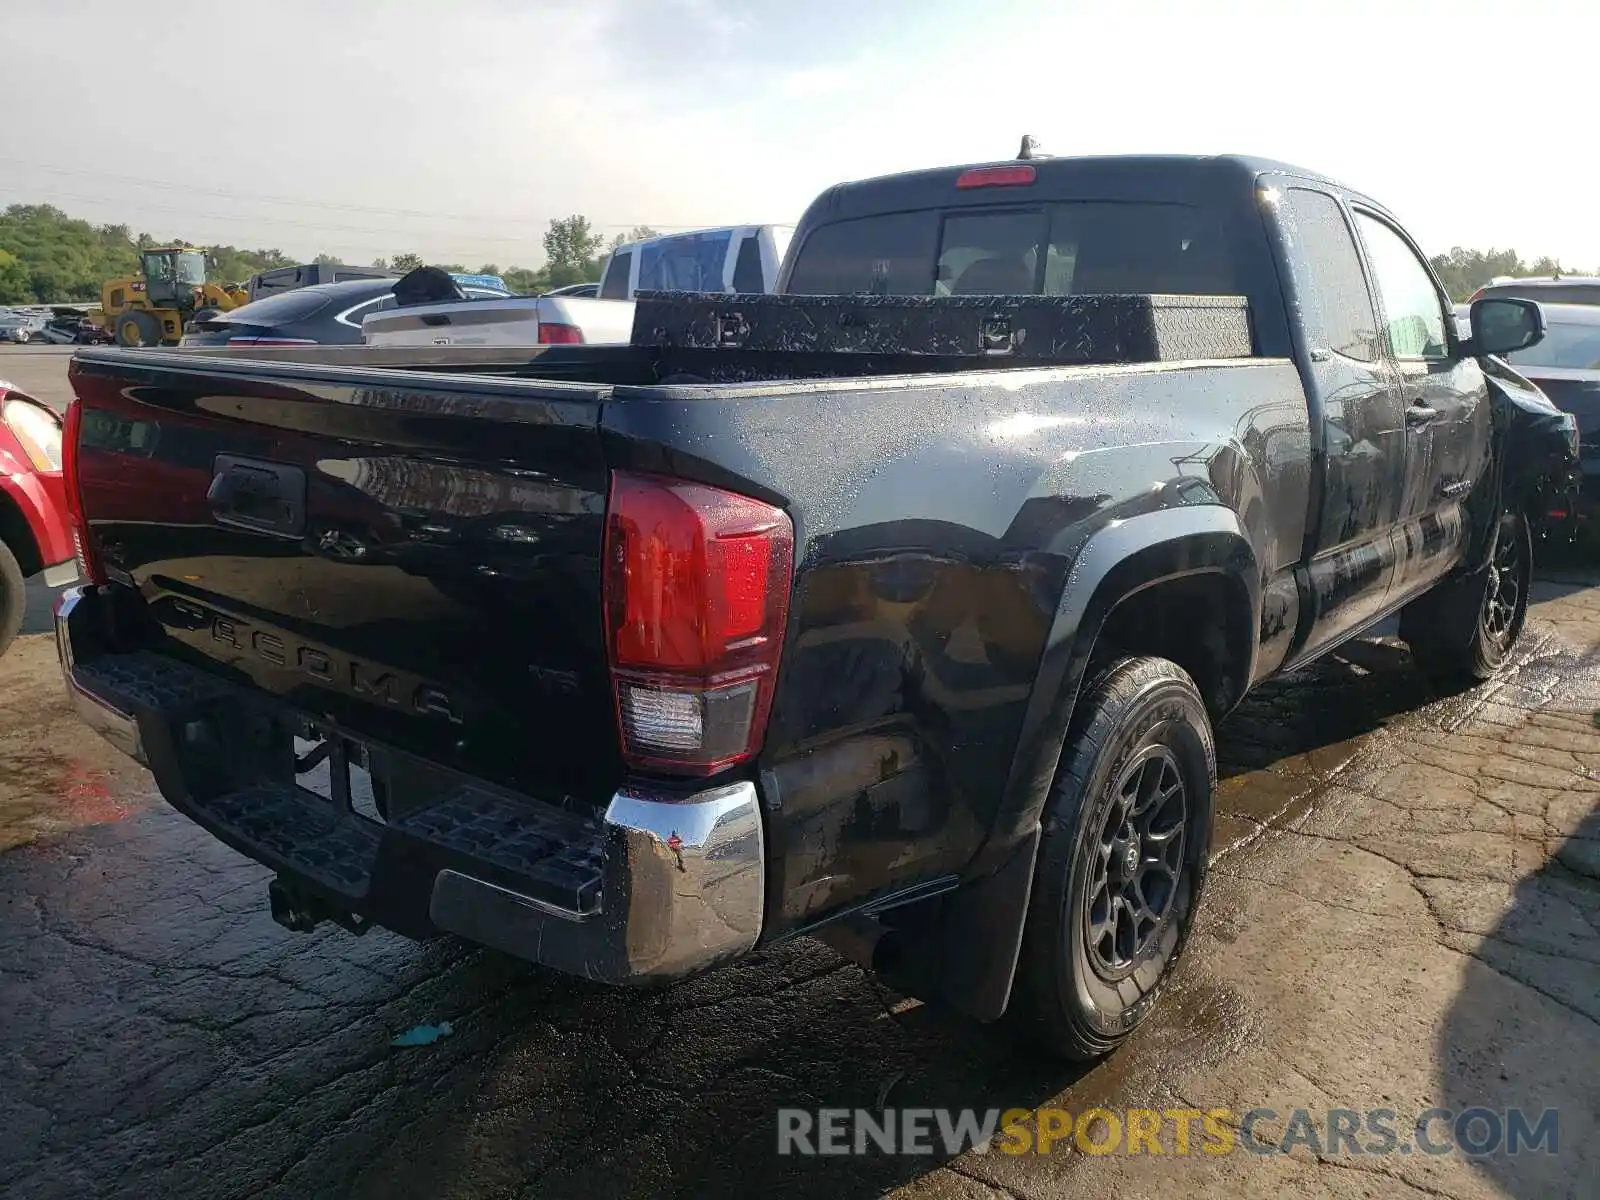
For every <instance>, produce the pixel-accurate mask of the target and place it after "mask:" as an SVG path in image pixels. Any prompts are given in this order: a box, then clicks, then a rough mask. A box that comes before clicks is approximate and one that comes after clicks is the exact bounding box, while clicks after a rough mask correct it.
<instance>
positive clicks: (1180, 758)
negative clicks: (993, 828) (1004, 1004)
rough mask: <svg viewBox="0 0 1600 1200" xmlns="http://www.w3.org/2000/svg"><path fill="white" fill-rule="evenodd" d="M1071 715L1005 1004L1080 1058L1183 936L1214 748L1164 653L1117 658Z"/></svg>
mask: <svg viewBox="0 0 1600 1200" xmlns="http://www.w3.org/2000/svg"><path fill="white" fill-rule="evenodd" d="M1079 712H1080V716H1079V717H1078V718H1077V719H1075V720H1074V722H1073V731H1072V733H1071V734H1070V735H1069V737H1068V742H1067V746H1066V749H1065V750H1064V751H1063V753H1062V757H1061V765H1060V767H1059V768H1058V769H1057V773H1056V780H1055V783H1054V785H1053V787H1052V791H1051V796H1050V802H1049V809H1048V812H1047V816H1046V819H1045V828H1044V835H1043V839H1042V841H1041V843H1040V847H1039V864H1038V867H1037V868H1036V874H1035V877H1034V886H1033V895H1032V897H1031V898H1030V900H1029V907H1028V923H1027V929H1026V931H1025V933H1024V936H1023V946H1022V960H1021V962H1020V964H1019V967H1020V977H1019V980H1018V989H1017V992H1016V995H1015V999H1014V1004H1015V1007H1016V1010H1017V1012H1016V1016H1017V1018H1018V1019H1019V1020H1020V1022H1021V1024H1022V1027H1023V1032H1024V1034H1025V1036H1027V1037H1028V1038H1029V1039H1030V1040H1031V1041H1034V1042H1036V1043H1038V1044H1039V1045H1040V1046H1041V1048H1043V1049H1046V1050H1048V1051H1050V1052H1051V1053H1054V1054H1057V1055H1060V1056H1061V1057H1064V1058H1069V1059H1079V1060H1082V1059H1089V1058H1097V1057H1099V1056H1100V1055H1103V1054H1107V1053H1109V1052H1110V1051H1111V1050H1113V1049H1115V1048H1116V1047H1117V1045H1118V1044H1120V1043H1121V1042H1122V1041H1123V1039H1125V1038H1126V1037H1127V1036H1128V1035H1129V1034H1130V1033H1132V1032H1133V1030H1134V1028H1135V1027H1137V1026H1138V1025H1139V1023H1140V1022H1141V1021H1143V1020H1144V1019H1145V1017H1146V1016H1148V1015H1149V1013H1150V1010H1151V1008H1152V1007H1153V1006H1154V1004H1155V1002H1156V999H1157V997H1158V996H1159V995H1160V993H1161V990H1162V989H1163V987H1165V985H1166V982H1167V979H1168V978H1169V977H1170V975H1171V973H1172V969H1173V967H1174V966H1176V965H1177V962H1178V958H1179V956H1180V955H1181V954H1182V952H1183V948H1184V945H1185V944H1186V943H1187V941H1188V937H1189V930H1190V926H1191V924H1192V923H1193V920H1194V914H1195V909H1196V906H1197V905H1198V902H1199V899H1200V892H1201V887H1202V885H1203V883H1204V881H1205V872H1206V861H1207V857H1208V855H1209V853H1210V845H1211V808H1212V793H1213V792H1214V790H1215V788H1216V751H1215V748H1214V743H1213V741H1212V735H1211V722H1210V719H1209V718H1208V717H1207V715H1206V709H1205V704H1204V703H1203V702H1202V700H1201V699H1200V693H1199V691H1198V690H1197V689H1196V688H1195V685H1194V681H1193V680H1192V679H1190V678H1189V676H1188V674H1187V673H1186V672H1184V670H1183V669H1182V668H1181V667H1179V666H1178V665H1177V664H1176V663H1172V662H1169V661H1168V660H1166V659H1163V658H1129V659H1123V660H1122V661H1120V662H1118V663H1116V664H1115V665H1113V666H1112V667H1111V668H1110V669H1109V670H1108V671H1107V672H1106V673H1105V674H1104V675H1102V676H1101V677H1100V678H1099V680H1098V681H1097V682H1096V683H1095V684H1094V685H1093V686H1092V688H1091V689H1090V691H1089V693H1088V695H1087V696H1086V698H1085V699H1084V701H1083V702H1082V704H1081V706H1080V709H1079Z"/></svg>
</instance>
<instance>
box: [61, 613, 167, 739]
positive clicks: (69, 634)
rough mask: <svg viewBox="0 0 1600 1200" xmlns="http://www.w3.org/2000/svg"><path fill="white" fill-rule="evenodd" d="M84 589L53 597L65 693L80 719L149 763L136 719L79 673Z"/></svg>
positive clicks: (83, 635)
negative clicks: (93, 689) (86, 683)
mask: <svg viewBox="0 0 1600 1200" xmlns="http://www.w3.org/2000/svg"><path fill="white" fill-rule="evenodd" d="M87 590H88V589H86V588H81V587H74V588H68V589H67V590H66V591H64V592H62V593H61V595H59V596H57V597H56V609H55V612H56V656H57V657H58V658H59V659H60V660H61V674H62V677H63V678H65V680H66V682H67V696H68V698H69V699H70V700H71V701H72V707H73V710H74V711H75V712H76V713H77V714H78V719H79V720H81V721H82V722H83V723H84V724H85V725H87V726H88V727H89V728H90V729H92V730H94V731H95V732H96V733H98V734H99V735H100V736H101V737H103V738H105V739H106V741H108V742H110V743H111V744H112V745H113V746H115V747H116V748H117V749H118V750H121V751H122V752H123V753H124V754H126V755H128V757H130V758H132V759H133V760H134V761H135V762H138V763H140V764H142V765H144V766H149V765H150V764H149V762H148V761H147V760H146V759H145V754H144V742H143V740H142V739H141V738H140V736H139V722H138V721H136V720H134V718H133V716H132V714H131V713H125V712H123V711H122V710H121V709H119V708H117V707H115V706H114V705H113V704H112V703H111V702H110V701H108V700H105V699H102V698H101V697H99V696H97V695H95V693H93V692H91V691H90V690H89V689H88V688H86V687H85V686H84V684H83V682H82V680H81V679H80V678H79V676H78V661H79V658H80V657H81V656H82V654H83V650H82V648H81V647H80V645H79V644H78V641H76V640H75V639H79V640H87V639H86V637H85V632H86V631H83V630H81V629H80V628H79V626H80V621H79V619H78V614H79V613H80V612H81V611H82V609H83V604H84V595H85V593H86V592H87ZM75 631H76V632H75Z"/></svg>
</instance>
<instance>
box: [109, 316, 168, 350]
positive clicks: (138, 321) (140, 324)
mask: <svg viewBox="0 0 1600 1200" xmlns="http://www.w3.org/2000/svg"><path fill="white" fill-rule="evenodd" d="M116 329H117V345H119V346H154V345H156V344H157V343H159V342H160V341H161V325H160V323H159V322H157V321H156V319H155V318H154V317H152V316H151V315H150V314H149V313H147V312H139V311H138V310H135V311H133V312H126V313H123V314H122V315H121V316H120V317H118V318H117V325H116Z"/></svg>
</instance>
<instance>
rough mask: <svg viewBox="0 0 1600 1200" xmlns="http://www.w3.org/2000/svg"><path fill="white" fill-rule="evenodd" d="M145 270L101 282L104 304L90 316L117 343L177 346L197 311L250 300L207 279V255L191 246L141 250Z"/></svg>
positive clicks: (223, 309) (238, 289)
mask: <svg viewBox="0 0 1600 1200" xmlns="http://www.w3.org/2000/svg"><path fill="white" fill-rule="evenodd" d="M139 263H140V267H141V269H142V274H141V275H139V276H138V277H132V276H128V277H125V278H122V279H108V280H106V282H105V283H103V284H101V285H100V308H99V310H98V311H97V312H91V313H90V314H89V319H90V320H91V321H93V322H94V323H95V324H96V325H98V326H100V327H101V328H102V329H104V330H106V331H107V332H108V333H110V334H111V336H112V338H113V339H114V340H115V341H116V343H117V344H118V345H119V346H176V345H177V344H178V339H179V338H181V337H182V336H183V329H184V326H185V325H186V324H188V322H190V321H192V320H193V319H194V317H195V314H196V313H199V312H203V311H206V310H209V311H213V312H226V311H227V310H228V309H230V308H238V307H239V306H240V305H241V304H244V303H246V302H247V301H248V300H249V298H250V297H249V295H248V294H247V293H246V292H245V290H244V289H243V288H241V287H237V286H235V287H221V286H219V285H217V284H215V283H207V282H206V256H205V254H204V253H203V252H202V251H200V250H196V249H195V248H194V247H192V246H154V247H152V248H151V249H149V250H141V251H140V252H139Z"/></svg>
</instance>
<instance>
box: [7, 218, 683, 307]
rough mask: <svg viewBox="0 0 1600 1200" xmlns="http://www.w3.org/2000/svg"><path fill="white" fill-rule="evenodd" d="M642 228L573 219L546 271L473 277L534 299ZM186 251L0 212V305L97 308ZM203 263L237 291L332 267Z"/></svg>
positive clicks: (270, 256)
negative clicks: (115, 289)
mask: <svg viewBox="0 0 1600 1200" xmlns="http://www.w3.org/2000/svg"><path fill="white" fill-rule="evenodd" d="M654 236H656V231H655V230H653V229H651V228H650V227H649V226H648V225H637V226H635V227H634V228H633V229H631V230H629V231H628V232H627V233H619V234H617V235H616V236H615V237H614V238H612V240H611V242H610V244H609V246H608V244H607V242H606V240H605V238H604V237H603V236H602V235H601V234H600V233H598V232H596V230H595V229H594V227H593V226H592V225H591V224H590V223H589V219H588V218H587V217H584V216H582V215H579V214H574V215H572V216H570V217H562V218H559V219H556V220H553V221H551V222H550V227H549V229H548V230H547V231H546V232H545V235H544V251H545V263H544V265H543V266H540V267H520V266H515V265H511V266H506V267H500V266H498V265H497V264H495V263H484V264H483V265H481V266H479V267H478V268H477V270H476V271H475V272H474V273H475V274H479V275H498V276H500V277H501V278H502V279H504V280H505V281H506V285H507V286H508V287H510V288H511V290H512V291H514V292H522V293H528V292H541V291H547V290H549V289H550V288H556V287H564V286H566V285H567V284H570V283H585V282H589V281H593V280H598V279H599V278H600V271H601V267H602V264H603V261H604V258H605V255H606V253H607V252H608V250H609V249H610V248H614V247H616V246H619V245H621V244H623V243H625V242H632V241H638V240H641V239H642V238H647V237H654ZM176 244H189V243H185V242H184V240H183V239H182V238H172V239H168V240H165V241H164V240H162V239H159V238H156V237H152V236H151V235H150V234H148V233H139V234H135V233H134V232H133V230H132V229H131V228H130V227H129V226H127V225H94V224H91V223H90V222H88V221H84V220H80V219H78V218H76V217H72V216H69V215H68V214H66V213H65V212H63V211H62V210H61V209H59V208H56V207H55V206H54V205H50V204H13V205H10V206H8V207H7V208H5V209H4V210H3V211H0V304H51V303H58V302H59V303H70V302H83V301H93V300H98V299H99V297H100V285H101V284H102V283H104V282H105V281H106V280H108V279H116V278H119V277H122V276H130V275H137V274H138V273H139V251H140V250H143V249H147V248H149V247H151V246H158V245H176ZM197 249H200V250H202V251H204V253H205V256H206V276H207V278H209V279H210V280H212V281H213V282H215V283H243V282H244V281H245V280H246V279H248V278H249V277H250V276H251V275H254V274H255V273H256V272H258V271H269V270H272V269H273V268H274V267H291V266H294V265H295V264H296V263H298V262H304V261H311V262H319V263H336V262H339V261H340V260H339V259H338V258H336V257H335V256H333V255H331V254H318V255H315V256H314V257H313V258H312V259H310V260H305V259H297V258H294V257H292V256H291V255H288V254H285V253H284V252H283V251H282V250H280V249H278V248H276V247H272V248H265V247H263V248H258V249H246V248H243V247H239V246H222V245H215V246H199V247H197ZM424 262H425V260H424V259H423V257H422V256H421V255H419V254H415V253H412V252H408V251H402V252H401V253H398V254H395V255H392V256H390V257H388V258H379V259H376V260H374V262H373V263H372V265H373V266H375V267H381V268H386V269H390V270H395V271H400V272H402V273H404V272H405V271H409V270H413V269H414V268H416V267H420V266H422V265H424ZM428 265H431V266H437V267H440V268H442V269H444V270H446V271H451V272H464V271H466V270H468V268H467V267H466V266H465V265H463V264H461V263H429V264H428Z"/></svg>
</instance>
